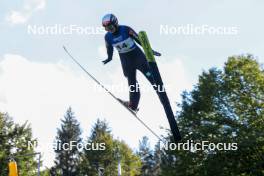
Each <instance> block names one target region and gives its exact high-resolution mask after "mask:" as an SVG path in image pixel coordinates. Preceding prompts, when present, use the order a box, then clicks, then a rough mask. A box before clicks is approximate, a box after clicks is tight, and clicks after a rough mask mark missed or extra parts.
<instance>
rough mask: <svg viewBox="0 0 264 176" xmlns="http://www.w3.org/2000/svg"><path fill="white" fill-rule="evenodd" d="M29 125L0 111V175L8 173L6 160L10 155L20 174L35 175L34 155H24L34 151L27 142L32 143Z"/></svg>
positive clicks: (35, 163) (3, 175)
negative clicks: (17, 121) (18, 121)
mask: <svg viewBox="0 0 264 176" xmlns="http://www.w3.org/2000/svg"><path fill="white" fill-rule="evenodd" d="M34 141H36V140H35V139H33V138H32V130H31V127H30V125H29V124H28V123H27V122H25V123H24V124H22V125H19V124H16V123H14V121H13V120H12V118H11V117H9V115H8V114H4V113H0V171H1V172H0V175H1V176H6V175H8V162H9V159H10V157H11V156H12V157H13V158H14V159H15V160H16V162H17V166H18V171H19V175H20V176H33V175H36V171H37V162H36V161H35V159H34V156H25V155H27V154H31V153H34V148H32V147H28V142H31V143H34Z"/></svg>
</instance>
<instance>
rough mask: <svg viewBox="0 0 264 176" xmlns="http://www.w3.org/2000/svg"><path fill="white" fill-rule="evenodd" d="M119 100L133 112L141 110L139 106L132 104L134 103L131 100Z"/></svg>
mask: <svg viewBox="0 0 264 176" xmlns="http://www.w3.org/2000/svg"><path fill="white" fill-rule="evenodd" d="M118 101H119V102H120V103H122V104H123V105H124V106H125V107H126V108H127V109H128V110H129V111H131V112H132V113H133V114H136V113H137V112H138V110H139V108H135V107H133V106H132V104H131V103H130V102H129V101H124V100H121V99H119V98H118Z"/></svg>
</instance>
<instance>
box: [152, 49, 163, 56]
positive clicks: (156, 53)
mask: <svg viewBox="0 0 264 176" xmlns="http://www.w3.org/2000/svg"><path fill="white" fill-rule="evenodd" d="M152 52H153V55H154V56H161V53H159V52H157V51H154V50H152Z"/></svg>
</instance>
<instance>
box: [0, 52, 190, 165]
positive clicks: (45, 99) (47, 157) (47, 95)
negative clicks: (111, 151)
mask: <svg viewBox="0 0 264 176" xmlns="http://www.w3.org/2000/svg"><path fill="white" fill-rule="evenodd" d="M159 66H160V70H161V72H162V77H163V78H164V82H165V83H168V82H175V84H172V89H168V94H169V96H170V98H171V101H172V104H173V102H174V101H175V100H179V96H178V95H179V94H180V91H181V90H182V89H185V88H188V87H189V86H190V85H189V83H188V81H187V80H186V75H185V73H184V69H183V66H182V63H181V62H180V61H179V60H175V61H173V62H170V63H159ZM72 68H77V67H75V65H74V63H73V64H71V65H70V66H68V65H67V63H63V62H60V63H54V64H46V63H35V62H31V61H29V60H28V59H26V58H24V57H22V56H19V55H12V54H8V55H4V57H3V58H2V59H1V61H0V82H1V87H0V111H4V112H8V113H9V114H10V115H11V116H13V118H14V120H15V121H16V122H18V123H23V122H25V121H26V120H28V121H29V122H30V123H31V124H32V129H33V135H34V137H37V138H38V140H39V142H40V145H41V147H42V149H41V150H40V151H41V152H42V153H43V154H44V165H48V166H50V165H51V164H52V163H53V162H52V160H53V156H54V153H53V150H52V148H51V147H52V146H51V145H49V146H47V144H51V143H52V141H53V140H54V138H55V135H56V128H58V127H59V126H60V119H61V118H62V117H63V115H64V113H65V111H66V109H67V108H68V107H69V106H72V108H73V110H74V112H76V117H77V118H78V120H79V122H80V123H81V127H82V129H83V135H84V136H87V135H88V133H89V132H90V129H91V126H92V125H93V124H94V122H95V121H96V119H97V118H105V119H106V120H107V121H108V122H109V123H110V126H111V128H112V131H113V134H114V136H115V137H119V138H120V139H123V140H125V141H126V142H127V143H128V144H129V145H130V146H131V147H132V148H136V147H137V146H138V140H139V139H140V138H141V137H142V136H144V135H147V136H149V137H150V139H151V143H152V144H155V142H156V139H155V137H154V136H152V135H151V133H150V132H149V131H147V130H146V129H145V128H144V127H143V126H142V125H141V124H140V123H139V122H138V121H137V120H136V119H135V118H134V117H133V116H132V115H131V114H130V113H129V112H127V111H126V109H125V108H123V107H122V106H120V105H119V104H118V103H117V102H116V101H114V100H113V98H112V97H110V96H109V95H107V93H105V92H104V91H101V92H95V91H93V90H94V85H95V83H94V82H93V81H92V80H90V79H89V78H87V77H86V75H85V73H83V72H81V71H77V72H76V71H74V70H72ZM104 68H105V67H104V66H102V69H104ZM102 74H104V73H102ZM105 76H106V77H107V79H109V80H111V81H112V83H113V84H119V83H120V82H122V83H124V84H126V79H125V78H124V76H123V73H122V71H121V68H120V67H119V69H117V70H113V72H112V74H111V75H105ZM138 80H139V83H140V85H144V84H148V83H147V81H146V79H145V78H144V77H143V76H142V75H139V77H138ZM115 94H116V95H117V96H118V97H122V98H124V99H126V97H128V92H123V93H119V92H115ZM141 95H142V96H141V102H140V111H139V113H138V115H139V117H140V118H141V119H142V120H143V121H145V122H146V123H147V124H148V125H149V126H150V127H151V128H152V129H153V130H154V131H156V133H158V134H162V133H163V132H164V130H161V129H159V126H165V127H168V122H167V119H166V116H165V113H164V112H163V109H162V106H161V105H160V103H159V100H158V98H157V96H156V95H155V92H154V91H151V92H142V94H141ZM154 109H155V111H154ZM45 146H46V147H45Z"/></svg>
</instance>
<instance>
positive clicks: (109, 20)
mask: <svg viewBox="0 0 264 176" xmlns="http://www.w3.org/2000/svg"><path fill="white" fill-rule="evenodd" d="M102 25H103V27H105V28H108V27H110V29H111V27H115V28H117V27H118V20H117V18H116V16H115V15H114V14H111V13H110V14H106V15H105V16H104V17H103V19H102Z"/></svg>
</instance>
